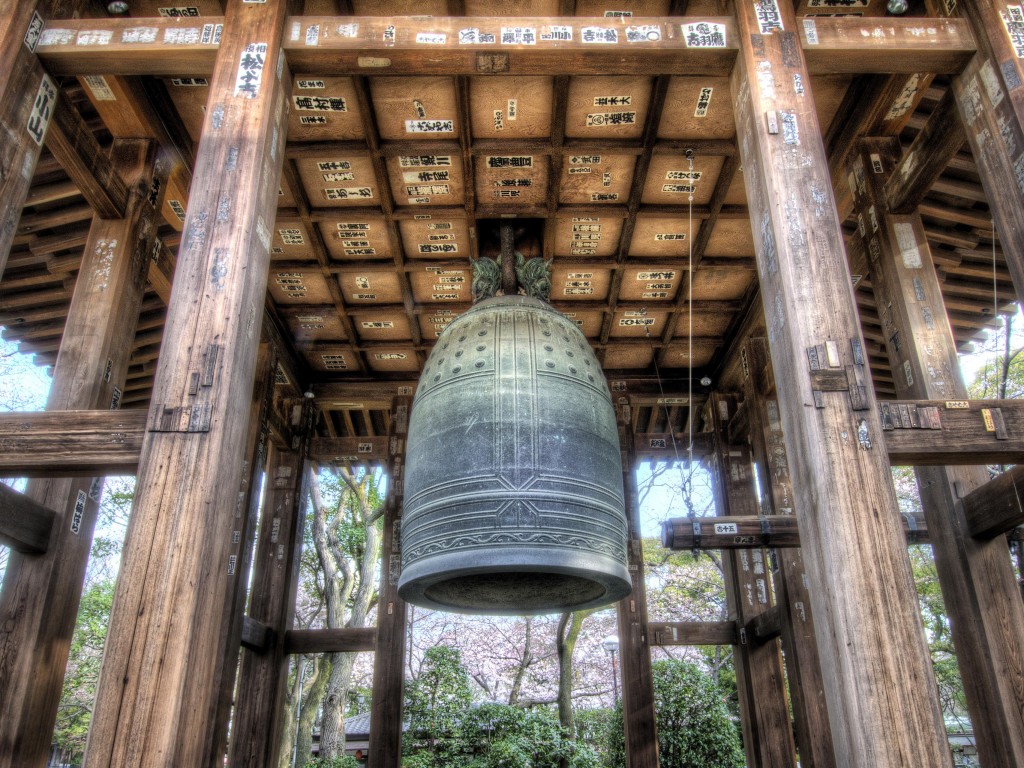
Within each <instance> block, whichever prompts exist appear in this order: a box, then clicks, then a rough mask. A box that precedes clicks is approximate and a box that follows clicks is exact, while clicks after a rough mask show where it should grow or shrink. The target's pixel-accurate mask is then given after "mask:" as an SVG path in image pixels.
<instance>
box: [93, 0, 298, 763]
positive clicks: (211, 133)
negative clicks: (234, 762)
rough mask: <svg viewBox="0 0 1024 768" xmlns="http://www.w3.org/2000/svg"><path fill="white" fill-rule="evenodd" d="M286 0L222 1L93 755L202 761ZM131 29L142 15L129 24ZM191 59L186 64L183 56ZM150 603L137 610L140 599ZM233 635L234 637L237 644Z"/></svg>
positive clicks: (238, 477) (244, 420) (269, 215)
mask: <svg viewBox="0 0 1024 768" xmlns="http://www.w3.org/2000/svg"><path fill="white" fill-rule="evenodd" d="M284 16H285V3H284V2H283V0H268V2H265V3H242V2H240V1H237V0H235V1H233V2H229V3H228V4H227V14H226V16H225V17H224V31H223V38H222V43H221V46H220V48H219V50H218V52H217V59H216V63H215V66H214V71H213V74H212V78H211V84H210V92H209V99H208V108H207V111H206V117H205V121H204V125H203V134H202V139H201V140H200V144H199V150H198V157H197V161H196V168H195V173H194V179H195V183H194V184H193V190H192V194H191V198H190V200H189V207H188V212H187V215H186V218H185V227H184V232H183V237H182V244H181V247H180V250H179V254H178V265H177V269H176V271H175V280H174V282H175V287H174V291H173V294H172V300H171V306H170V307H169V308H168V315H167V321H166V325H165V331H164V338H163V345H162V349H161V355H160V361H159V364H158V367H157V372H156V380H155V382H154V387H153V396H152V402H153V405H152V406H151V413H152V415H153V421H152V422H151V423H150V425H149V429H147V431H146V436H145V439H144V443H143V448H142V454H141V457H140V462H139V472H138V479H137V483H136V494H135V501H134V505H133V509H132V515H131V522H130V524H129V531H128V538H127V541H126V544H125V549H124V553H123V555H122V560H121V575H120V577H119V579H118V585H117V592H116V595H115V599H114V608H113V611H112V614H111V619H110V630H109V634H108V641H107V645H106V649H105V652H104V662H103V669H102V672H101V674H100V682H99V686H98V689H97V694H96V703H95V709H94V712H93V720H92V726H91V729H90V736H89V745H88V748H87V750H86V757H85V765H86V766H88V767H89V768H100V767H102V768H128V767H129V766H132V767H133V768H136V767H138V768H148V767H149V766H165V765H171V764H173V765H203V764H205V761H206V760H208V759H209V756H210V755H211V754H213V753H214V752H215V745H214V740H215V738H216V723H215V720H214V718H212V717H211V714H212V712H214V708H215V706H216V701H217V697H218V693H219V690H220V688H221V684H222V683H223V675H222V672H223V669H222V666H223V665H222V660H223V658H224V653H225V650H224V648H225V644H227V643H228V642H229V639H230V633H229V631H228V628H227V627H226V626H225V624H224V621H223V617H224V615H225V613H226V611H227V610H228V606H230V604H231V603H232V601H233V599H234V592H233V590H232V589H231V584H232V580H231V565H232V563H231V560H230V558H229V552H230V550H231V547H232V538H233V536H232V533H233V530H234V526H233V518H232V517H230V516H228V515H225V510H233V509H235V508H236V506H237V504H238V491H239V488H240V486H241V481H242V469H243V464H244V461H245V458H246V456H245V445H246V433H247V428H248V418H249V410H250V400H251V394H252V388H253V381H254V372H255V364H256V348H257V344H258V341H259V329H260V316H261V314H262V309H263V303H264V298H265V296H266V288H267V273H268V267H269V256H270V254H269V250H270V231H271V227H272V223H273V220H274V214H275V207H276V204H277V189H278V180H279V178H280V172H281V160H282V157H283V154H284V136H285V133H286V131H285V124H286V123H285V120H286V116H287V111H288V106H287V102H288V94H290V92H291V75H290V72H289V71H288V69H287V67H286V66H285V62H284V60H283V56H282V54H281V51H280V40H281V38H282V35H283V31H284ZM133 23H137V20H135V21H133ZM184 58H186V59H187V58H188V57H187V56H185V57H184ZM143 607H144V609H143ZM236 643H237V641H236Z"/></svg>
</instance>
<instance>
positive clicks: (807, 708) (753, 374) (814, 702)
mask: <svg viewBox="0 0 1024 768" xmlns="http://www.w3.org/2000/svg"><path fill="white" fill-rule="evenodd" d="M740 354H741V356H742V363H743V372H744V379H743V385H744V392H745V397H744V399H745V402H746V406H747V420H748V423H749V425H750V446H751V449H752V452H753V456H754V460H755V461H756V462H757V464H758V466H759V467H760V472H759V473H758V477H759V479H760V480H761V486H762V495H763V497H764V500H765V503H766V506H767V507H768V509H769V510H770V511H771V514H774V515H793V514H794V512H793V483H792V480H791V478H790V476H789V461H788V459H787V458H786V444H785V438H784V436H783V432H782V423H781V422H780V421H779V403H778V401H777V400H776V399H775V398H774V396H772V395H769V390H770V389H771V388H774V383H773V382H772V381H771V374H770V371H769V370H768V345H767V343H766V342H765V340H764V339H763V338H757V339H751V340H750V341H749V342H748V343H747V345H746V346H745V347H743V348H742V349H741V351H740ZM775 557H776V559H777V568H776V570H774V572H773V574H772V578H773V582H774V585H775V604H776V605H778V606H779V611H780V613H781V622H780V623H781V627H782V650H783V653H784V654H785V656H786V678H787V679H788V680H789V694H790V701H791V703H792V706H793V730H794V732H795V735H796V745H797V748H798V749H799V751H800V765H801V766H803V768H833V766H835V765H836V756H835V750H834V749H833V746H832V728H831V726H830V725H829V722H828V705H827V703H826V701H825V682H824V680H822V677H821V661H820V660H819V659H818V646H817V643H816V641H815V639H814V611H813V610H812V609H811V597H810V594H809V591H808V588H807V572H806V568H805V566H804V557H803V553H802V551H801V550H800V549H799V548H797V547H786V548H784V549H783V548H780V549H776V550H775Z"/></svg>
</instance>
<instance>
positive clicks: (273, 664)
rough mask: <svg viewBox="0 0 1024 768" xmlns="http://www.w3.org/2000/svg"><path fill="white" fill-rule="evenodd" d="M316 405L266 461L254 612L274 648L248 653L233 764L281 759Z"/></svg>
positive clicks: (307, 407)
mask: <svg viewBox="0 0 1024 768" xmlns="http://www.w3.org/2000/svg"><path fill="white" fill-rule="evenodd" d="M313 410H314V408H313V405H312V401H309V400H307V401H306V402H305V404H304V406H303V408H302V414H303V416H302V418H301V423H300V425H298V429H297V430H296V433H297V434H298V435H299V440H298V445H297V446H296V447H295V449H294V450H293V449H291V448H290V447H284V446H278V445H275V444H272V445H271V447H270V451H269V456H268V459H267V490H266V494H265V498H264V501H263V511H262V513H261V516H260V530H259V538H258V540H257V543H256V555H255V560H254V563H253V578H252V595H251V603H250V607H249V613H248V616H249V617H251V618H252V619H255V620H256V621H259V622H261V623H262V624H264V625H265V626H267V627H269V628H270V631H271V633H272V635H271V637H272V639H271V644H270V647H269V648H268V649H267V650H266V652H264V653H257V652H255V651H250V650H243V651H242V661H241V665H240V669H239V673H238V677H239V688H238V699H237V703H236V706H235V714H234V718H233V719H232V731H231V738H230V739H229V749H230V751H229V755H228V765H231V766H233V767H234V768H263V767H264V766H275V765H277V764H278V754H279V750H280V749H281V715H282V711H283V708H284V705H285V699H286V690H287V683H288V657H287V656H286V655H285V633H286V632H287V631H288V630H289V629H291V626H292V617H293V616H294V614H295V595H296V591H297V589H298V584H299V560H300V558H301V555H302V529H303V519H304V517H305V507H306V497H307V495H308V492H309V489H308V487H307V483H308V478H309V472H308V470H307V468H306V461H305V457H306V451H307V449H308V447H309V433H310V426H311V422H312V412H313Z"/></svg>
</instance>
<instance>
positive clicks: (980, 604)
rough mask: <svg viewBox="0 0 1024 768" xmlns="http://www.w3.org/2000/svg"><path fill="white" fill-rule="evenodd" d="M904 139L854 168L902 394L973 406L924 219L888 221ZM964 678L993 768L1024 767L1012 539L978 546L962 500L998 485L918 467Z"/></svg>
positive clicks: (1023, 628) (864, 146)
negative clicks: (891, 181)
mask: <svg viewBox="0 0 1024 768" xmlns="http://www.w3.org/2000/svg"><path fill="white" fill-rule="evenodd" d="M899 159H900V145H899V142H898V141H897V140H896V139H871V140H866V141H863V142H861V146H860V153H859V156H858V157H857V159H856V160H855V161H854V162H853V164H852V174H853V175H852V178H853V179H854V180H855V186H856V189H855V190H854V199H855V204H856V210H857V214H858V219H859V220H861V221H863V222H864V228H863V230H862V232H863V234H862V237H863V239H864V241H865V246H866V249H867V251H868V253H869V254H870V258H871V267H870V268H871V287H872V289H873V290H874V292H875V301H876V304H877V305H878V307H879V318H880V319H881V322H882V329H883V331H884V333H885V336H886V338H887V339H888V342H887V343H886V350H887V352H888V355H889V364H890V366H891V367H892V370H893V373H894V374H895V376H894V379H895V386H896V395H897V397H899V398H903V399H920V400H966V399H967V388H966V387H965V386H964V384H963V381H962V379H961V376H960V370H959V363H958V361H957V355H956V343H955V342H954V340H953V334H952V332H951V331H950V328H949V323H948V321H947V320H946V311H945V307H944V306H943V303H942V291H941V288H940V286H939V281H938V278H937V277H936V274H935V267H934V265H933V263H932V259H931V253H930V251H929V249H928V241H927V238H926V237H925V232H924V226H923V225H922V223H921V217H920V216H919V215H918V214H917V213H912V214H908V215H894V214H889V213H887V212H886V209H885V196H884V184H885V181H886V179H887V178H889V176H890V174H891V173H892V171H893V169H894V167H895V165H896V163H897V162H898V161H899ZM914 471H915V474H916V475H917V485H918V491H919V493H920V495H921V503H922V506H923V508H924V515H925V520H926V522H927V524H928V533H929V536H930V539H931V542H932V552H933V553H934V556H935V566H936V570H937V572H938V575H939V583H940V586H941V587H942V596H943V600H944V602H945V605H946V611H947V612H948V614H949V619H950V622H949V623H950V629H951V631H952V635H953V644H954V645H955V646H956V651H957V654H956V655H957V662H958V663H959V665H960V677H961V678H962V680H963V682H964V693H965V695H966V697H967V705H968V710H969V711H970V714H971V723H972V724H973V725H974V733H975V735H976V737H977V738H976V741H977V744H978V754H979V756H980V757H981V762H982V764H983V765H1024V605H1022V603H1021V600H1020V595H1019V594H1018V592H1017V585H1016V583H1015V578H1014V573H1013V566H1012V564H1011V561H1010V558H1009V557H1008V556H1007V555H1008V553H1007V545H1006V539H1005V538H1004V537H1002V536H999V537H996V538H995V539H989V540H981V539H975V538H974V537H972V536H971V535H970V533H969V530H970V529H969V525H968V520H967V518H966V516H965V514H964V509H963V505H962V504H960V503H958V501H957V500H958V498H962V497H964V496H966V495H967V494H968V493H969V492H970V491H972V490H974V489H975V488H977V487H979V486H981V485H983V484H984V483H985V482H986V481H987V480H988V473H987V472H986V471H985V469H984V467H980V466H978V467H971V466H962V467H915V470H914Z"/></svg>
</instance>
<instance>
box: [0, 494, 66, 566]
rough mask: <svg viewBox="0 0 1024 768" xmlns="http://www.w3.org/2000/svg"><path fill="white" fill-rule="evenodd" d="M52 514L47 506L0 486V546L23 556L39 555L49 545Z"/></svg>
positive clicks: (53, 514)
mask: <svg viewBox="0 0 1024 768" xmlns="http://www.w3.org/2000/svg"><path fill="white" fill-rule="evenodd" d="M55 515H56V512H54V511H53V510H52V509H50V508H49V507H44V506H43V505H42V504H40V503H39V502H38V501H35V500H34V499H31V498H29V497H28V496H26V495H25V494H23V493H18V492H17V491H16V490H14V489H13V488H10V487H8V486H6V485H4V484H3V483H0V544H3V545H4V546H6V547H10V548H11V549H13V550H14V551H15V552H22V553H24V554H26V555H40V554H42V553H43V552H45V551H46V548H47V545H48V544H49V542H50V530H51V529H52V528H53V518H54V516H55Z"/></svg>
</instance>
